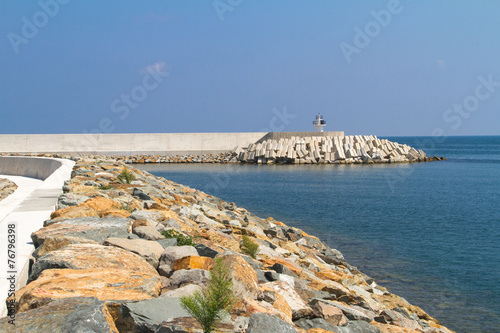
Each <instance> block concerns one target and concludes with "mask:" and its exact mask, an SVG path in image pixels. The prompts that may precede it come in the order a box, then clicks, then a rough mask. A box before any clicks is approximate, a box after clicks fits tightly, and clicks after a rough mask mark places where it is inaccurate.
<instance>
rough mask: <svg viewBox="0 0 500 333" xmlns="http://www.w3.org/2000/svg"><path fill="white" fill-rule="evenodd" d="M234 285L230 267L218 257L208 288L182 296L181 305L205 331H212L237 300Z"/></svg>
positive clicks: (209, 332) (207, 332) (208, 332)
mask: <svg viewBox="0 0 500 333" xmlns="http://www.w3.org/2000/svg"><path fill="white" fill-rule="evenodd" d="M232 287H233V281H232V279H231V275H230V271H229V268H228V267H227V266H226V265H225V264H224V262H223V261H222V259H221V258H218V259H216V260H215V264H214V266H213V267H212V269H211V270H210V280H209V282H208V286H207V288H206V289H204V290H203V292H199V291H198V292H196V293H194V294H193V295H191V296H183V297H181V298H180V301H181V305H182V307H183V308H184V309H186V311H187V312H189V314H190V315H192V316H193V317H194V318H195V319H196V320H197V321H198V322H199V323H200V325H201V327H202V328H203V332H204V333H212V332H213V331H214V329H215V327H216V326H217V325H218V324H219V323H220V321H221V320H222V319H224V316H225V315H226V314H227V311H229V310H230V309H231V307H232V305H233V304H234V302H235V298H234V293H233V290H232Z"/></svg>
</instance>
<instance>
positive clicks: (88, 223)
mask: <svg viewBox="0 0 500 333" xmlns="http://www.w3.org/2000/svg"><path fill="white" fill-rule="evenodd" d="M129 227H130V221H129V220H127V219H124V218H117V217H106V218H97V217H82V218H75V219H70V220H64V221H61V222H58V223H54V224H51V225H49V226H47V227H45V228H43V229H40V230H38V231H36V232H34V233H32V234H31V239H32V240H33V243H34V244H35V246H36V247H38V246H40V245H41V244H42V243H43V241H44V240H45V238H47V237H50V236H52V237H56V236H71V237H79V238H85V239H90V240H93V241H96V242H98V243H100V244H102V243H103V242H104V241H105V240H106V239H107V238H109V237H118V238H127V237H128V236H129V235H130V234H129V232H128V229H129Z"/></svg>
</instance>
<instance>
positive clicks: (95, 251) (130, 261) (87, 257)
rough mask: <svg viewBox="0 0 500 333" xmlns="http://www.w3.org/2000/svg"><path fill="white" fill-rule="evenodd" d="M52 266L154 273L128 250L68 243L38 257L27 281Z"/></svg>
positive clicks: (35, 277) (149, 266)
mask: <svg viewBox="0 0 500 333" xmlns="http://www.w3.org/2000/svg"><path fill="white" fill-rule="evenodd" d="M53 268H71V269H102V268H117V269H127V270H130V271H131V272H134V271H137V272H144V273H148V274H153V275H154V274H155V273H156V271H155V270H154V269H153V267H151V265H150V264H148V263H147V262H146V261H145V260H144V259H142V258H141V257H139V256H138V255H136V254H134V253H131V252H129V251H125V250H123V249H120V248H116V247H107V246H103V245H96V244H70V245H68V246H65V247H63V248H61V249H58V250H55V251H51V252H49V253H46V254H45V255H43V256H41V257H39V258H38V259H37V261H36V262H35V264H34V265H33V267H32V268H31V274H30V277H29V280H28V283H29V282H31V281H34V280H36V279H37V278H38V276H39V275H40V274H41V273H42V272H43V271H44V270H46V269H53Z"/></svg>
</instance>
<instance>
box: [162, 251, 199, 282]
mask: <svg viewBox="0 0 500 333" xmlns="http://www.w3.org/2000/svg"><path fill="white" fill-rule="evenodd" d="M197 255H198V251H196V249H195V248H194V247H193V246H188V245H185V246H169V247H166V248H165V249H164V250H163V253H162V254H161V257H160V262H159V265H158V271H159V272H160V274H161V275H163V276H167V277H168V276H170V274H171V273H172V267H173V265H174V262H175V261H176V260H178V259H181V258H184V257H188V256H197Z"/></svg>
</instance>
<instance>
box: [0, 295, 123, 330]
mask: <svg viewBox="0 0 500 333" xmlns="http://www.w3.org/2000/svg"><path fill="white" fill-rule="evenodd" d="M8 319H9V318H8V317H6V318H2V319H0V331H1V332H51V333H52V332H53V333H64V332H95V333H110V332H112V333H118V329H117V328H116V326H115V323H114V321H113V318H112V317H111V315H110V313H109V311H108V308H107V306H106V304H105V303H104V302H103V301H100V300H98V299H97V298H95V297H74V298H64V299H60V300H55V301H53V302H52V303H49V304H46V305H44V306H41V307H39V308H36V309H32V310H29V311H26V312H22V313H18V314H16V319H15V326H13V325H12V324H10V323H8Z"/></svg>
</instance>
